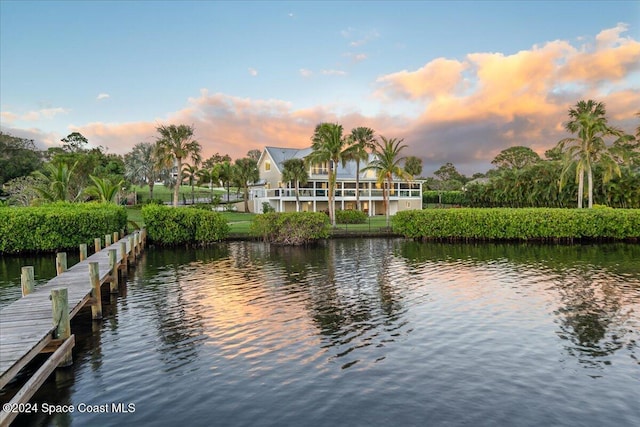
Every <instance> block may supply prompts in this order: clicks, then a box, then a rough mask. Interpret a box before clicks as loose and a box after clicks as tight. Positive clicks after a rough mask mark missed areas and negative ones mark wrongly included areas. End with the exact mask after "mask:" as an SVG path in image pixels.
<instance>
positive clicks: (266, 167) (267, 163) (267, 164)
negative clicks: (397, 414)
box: [264, 160, 271, 171]
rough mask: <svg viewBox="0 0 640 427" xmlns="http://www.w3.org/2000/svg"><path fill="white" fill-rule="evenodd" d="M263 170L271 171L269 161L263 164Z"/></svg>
mask: <svg viewBox="0 0 640 427" xmlns="http://www.w3.org/2000/svg"><path fill="white" fill-rule="evenodd" d="M264 170H265V171H270V170H271V162H270V161H269V160H267V161H266V162H264Z"/></svg>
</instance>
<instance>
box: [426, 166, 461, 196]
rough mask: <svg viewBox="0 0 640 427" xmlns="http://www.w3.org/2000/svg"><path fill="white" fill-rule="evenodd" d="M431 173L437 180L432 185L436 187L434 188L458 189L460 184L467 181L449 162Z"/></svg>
mask: <svg viewBox="0 0 640 427" xmlns="http://www.w3.org/2000/svg"><path fill="white" fill-rule="evenodd" d="M433 175H434V176H435V177H436V178H437V179H438V180H439V182H434V183H433V184H434V185H433V186H434V187H437V188H435V189H436V190H442V191H452V190H460V189H462V186H463V185H464V184H465V183H466V182H467V181H468V179H467V178H466V177H465V176H464V175H462V174H461V173H460V172H458V170H457V169H456V167H455V166H454V165H453V163H451V162H447V163H445V164H444V165H442V166H440V168H439V169H438V170H437V171H435V172H434V173H433Z"/></svg>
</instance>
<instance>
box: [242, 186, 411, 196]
mask: <svg viewBox="0 0 640 427" xmlns="http://www.w3.org/2000/svg"><path fill="white" fill-rule="evenodd" d="M328 193H329V190H328V189H326V188H323V189H320V188H318V189H312V188H301V189H300V198H301V199H313V198H316V199H318V198H320V199H326V198H327V197H329V194H328ZM253 194H254V197H266V198H281V197H282V198H294V199H295V197H296V190H295V189H293V188H275V189H269V190H265V189H257V190H253ZM335 197H336V199H339V198H345V199H355V197H356V190H355V189H353V190H336V191H335ZM382 197H383V194H382V190H379V189H374V190H360V198H363V199H364V198H380V199H382ZM421 197H422V194H421V192H420V190H396V191H394V192H393V193H392V194H391V196H390V198H391V199H398V198H421Z"/></svg>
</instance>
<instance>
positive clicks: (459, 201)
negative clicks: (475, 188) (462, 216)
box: [422, 190, 469, 206]
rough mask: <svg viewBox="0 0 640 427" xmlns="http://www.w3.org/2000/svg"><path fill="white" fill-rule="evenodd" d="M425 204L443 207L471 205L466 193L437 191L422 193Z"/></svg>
mask: <svg viewBox="0 0 640 427" xmlns="http://www.w3.org/2000/svg"><path fill="white" fill-rule="evenodd" d="M422 203H423V204H425V205H426V204H434V203H442V204H443V205H461V206H466V205H468V204H469V200H468V199H467V195H466V193H465V192H464V191H459V190H457V191H436V190H426V191H423V192H422Z"/></svg>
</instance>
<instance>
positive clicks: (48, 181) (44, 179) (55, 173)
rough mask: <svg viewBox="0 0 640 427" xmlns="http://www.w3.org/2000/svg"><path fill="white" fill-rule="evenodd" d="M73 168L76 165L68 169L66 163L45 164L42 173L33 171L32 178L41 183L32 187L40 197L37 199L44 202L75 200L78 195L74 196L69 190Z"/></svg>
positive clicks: (73, 176)
mask: <svg viewBox="0 0 640 427" xmlns="http://www.w3.org/2000/svg"><path fill="white" fill-rule="evenodd" d="M75 168H76V164H74V165H73V166H71V167H69V166H68V165H67V164H66V163H47V164H46V165H45V166H44V173H43V172H40V171H35V172H34V176H35V177H36V179H40V181H41V183H42V184H41V185H39V186H37V187H34V190H35V191H36V192H37V193H38V195H39V196H40V197H39V199H40V200H43V201H46V202H57V201H71V200H75V199H76V198H77V197H78V194H74V193H73V192H72V190H71V183H72V182H73V179H74V178H75V174H74V170H75Z"/></svg>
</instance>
